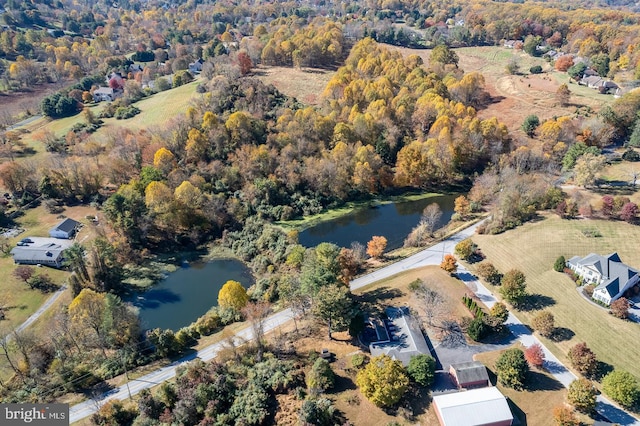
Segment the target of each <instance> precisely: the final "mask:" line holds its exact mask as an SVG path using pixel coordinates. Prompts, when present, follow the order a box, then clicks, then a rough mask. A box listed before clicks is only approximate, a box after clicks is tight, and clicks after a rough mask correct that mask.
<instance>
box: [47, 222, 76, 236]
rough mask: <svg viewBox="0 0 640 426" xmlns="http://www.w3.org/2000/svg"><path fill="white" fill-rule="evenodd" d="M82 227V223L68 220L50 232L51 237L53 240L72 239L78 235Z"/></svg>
mask: <svg viewBox="0 0 640 426" xmlns="http://www.w3.org/2000/svg"><path fill="white" fill-rule="evenodd" d="M80 226H81V224H80V222H78V221H75V220H73V219H70V218H66V219H64V220H63V221H62V222H60V223H59V224H57V225H56V226H55V227H53V228H51V229H50V230H49V236H51V237H53V238H66V239H70V238H73V237H74V236H75V235H76V232H78V230H79V229H80Z"/></svg>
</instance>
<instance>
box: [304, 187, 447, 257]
mask: <svg viewBox="0 0 640 426" xmlns="http://www.w3.org/2000/svg"><path fill="white" fill-rule="evenodd" d="M457 196H458V195H438V196H433V197H427V198H422V199H420V200H415V201H403V202H397V203H392V204H385V205H382V206H378V207H374V208H363V209H359V210H356V211H354V212H353V213H351V214H349V215H346V216H342V217H340V218H337V219H334V220H331V221H327V222H323V223H320V224H318V225H316V226H313V227H311V228H308V229H305V230H304V231H302V232H300V235H299V237H298V238H299V241H300V244H302V245H304V246H306V247H314V246H316V245H318V244H320V243H322V242H330V243H334V244H337V245H339V246H341V247H349V246H350V245H351V243H352V242H354V241H358V242H360V243H362V244H364V245H366V244H367V242H368V241H369V240H370V239H371V237H373V236H374V235H382V236H384V237H385V238H386V239H387V249H388V250H392V249H396V248H398V247H401V246H402V243H403V242H404V239H405V238H406V236H407V235H408V234H409V232H411V230H412V229H413V228H414V227H415V226H416V225H417V224H418V222H419V221H420V216H421V215H422V211H423V210H424V208H425V207H426V206H428V205H429V204H431V203H438V205H439V206H440V209H441V210H442V218H441V219H440V223H439V224H438V227H440V226H443V225H445V224H446V223H447V222H449V220H450V219H451V216H452V215H453V205H454V200H455V199H456V197H457Z"/></svg>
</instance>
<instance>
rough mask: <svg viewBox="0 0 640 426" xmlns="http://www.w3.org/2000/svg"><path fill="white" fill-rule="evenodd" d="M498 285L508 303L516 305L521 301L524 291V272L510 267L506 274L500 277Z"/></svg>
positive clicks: (524, 294)
mask: <svg viewBox="0 0 640 426" xmlns="http://www.w3.org/2000/svg"><path fill="white" fill-rule="evenodd" d="M500 283H501V287H500V294H501V295H502V297H504V298H505V300H507V301H508V302H509V303H512V304H513V305H518V304H519V303H522V301H523V300H524V298H525V296H526V295H527V292H526V286H527V284H526V277H525V276H524V274H523V273H522V272H521V271H519V270H517V269H511V270H510V271H507V273H506V274H504V276H503V277H502V280H501V282H500Z"/></svg>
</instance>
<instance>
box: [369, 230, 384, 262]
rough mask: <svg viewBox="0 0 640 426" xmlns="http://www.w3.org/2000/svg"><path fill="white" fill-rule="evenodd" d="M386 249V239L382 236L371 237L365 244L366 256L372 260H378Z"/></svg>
mask: <svg viewBox="0 0 640 426" xmlns="http://www.w3.org/2000/svg"><path fill="white" fill-rule="evenodd" d="M385 248H387V239H386V238H385V237H382V236H377V235H376V236H373V237H372V238H371V241H369V242H368V243H367V254H368V255H369V256H371V257H373V258H374V259H379V258H381V257H382V254H383V253H384V249H385Z"/></svg>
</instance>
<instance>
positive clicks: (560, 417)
mask: <svg viewBox="0 0 640 426" xmlns="http://www.w3.org/2000/svg"><path fill="white" fill-rule="evenodd" d="M553 422H554V424H555V425H556V426H580V425H581V424H582V423H580V420H578V417H577V416H576V413H575V412H574V411H573V409H572V408H571V407H567V406H566V405H559V406H557V407H555V408H554V409H553Z"/></svg>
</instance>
